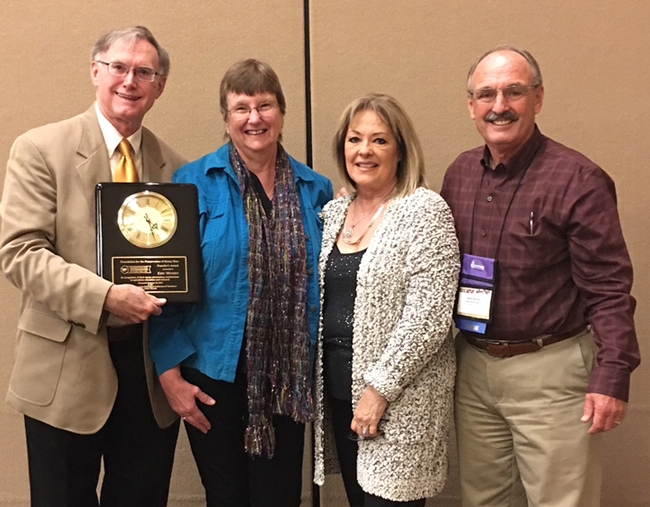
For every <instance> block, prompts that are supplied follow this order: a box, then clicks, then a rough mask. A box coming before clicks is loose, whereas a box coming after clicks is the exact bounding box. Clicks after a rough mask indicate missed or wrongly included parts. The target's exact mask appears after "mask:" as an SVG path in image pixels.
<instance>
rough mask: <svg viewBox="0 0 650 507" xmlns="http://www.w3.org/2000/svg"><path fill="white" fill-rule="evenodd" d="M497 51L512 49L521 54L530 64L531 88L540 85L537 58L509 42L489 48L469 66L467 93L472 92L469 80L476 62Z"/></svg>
mask: <svg viewBox="0 0 650 507" xmlns="http://www.w3.org/2000/svg"><path fill="white" fill-rule="evenodd" d="M499 51H512V52H513V53H517V54H518V55H521V57H522V58H523V59H524V60H526V61H527V62H528V65H530V70H531V72H532V74H533V82H532V83H531V86H532V87H533V88H538V87H539V86H542V83H543V82H542V71H541V70H540V68H539V64H538V63H537V60H535V57H533V55H531V54H530V53H529V52H528V51H526V50H525V49H521V48H518V47H516V46H511V45H510V44H503V45H501V46H497V47H495V48H493V49H490V50H489V51H486V52H485V53H483V54H482V55H481V56H480V57H479V58H478V60H476V61H475V62H474V64H473V65H472V66H471V67H470V69H469V72H468V73H467V93H468V94H470V95H471V93H472V89H471V88H472V87H471V82H472V77H473V76H474V71H476V67H478V64H479V63H481V62H482V61H483V59H484V58H485V57H486V56H488V55H491V54H492V53H497V52H499Z"/></svg>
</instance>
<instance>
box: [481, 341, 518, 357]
mask: <svg viewBox="0 0 650 507" xmlns="http://www.w3.org/2000/svg"><path fill="white" fill-rule="evenodd" d="M486 345H487V346H486V347H485V350H486V352H487V353H488V354H490V355H491V356H494V357H512V352H511V351H510V346H509V344H508V343H505V342H491V341H488V342H487V343H486Z"/></svg>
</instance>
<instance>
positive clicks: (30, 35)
mask: <svg viewBox="0 0 650 507" xmlns="http://www.w3.org/2000/svg"><path fill="white" fill-rule="evenodd" d="M2 22H3V28H2V37H1V39H2V40H1V42H0V94H1V96H2V107H0V159H2V161H1V162H0V167H2V169H1V170H0V181H3V180H4V167H5V161H6V160H7V158H8V156H9V149H10V147H11V144H12V142H13V140H14V139H15V138H16V137H17V136H18V135H20V134H21V133H23V132H25V131H26V130H28V129H30V128H32V127H36V126H39V125H42V124H45V123H48V122H52V121H57V120H61V119H64V118H67V117H70V116H73V115H75V114H77V113H80V112H83V111H85V110H86V109H87V108H88V107H89V106H90V104H91V103H92V101H93V100H94V89H93V88H92V85H91V83H90V78H89V51H90V47H91V46H92V44H93V43H94V42H95V41H96V40H97V38H98V37H99V36H100V35H101V34H103V33H104V32H106V31H107V30H110V29H111V28H117V27H122V26H129V25H135V24H143V25H145V26H147V27H149V28H150V29H151V30H152V31H153V33H154V35H155V36H156V37H157V38H158V39H159V41H160V43H161V44H162V45H163V46H165V47H166V48H167V50H168V51H169V53H170V55H171V62H172V71H171V76H170V78H169V80H168V82H167V87H166V90H165V93H164V94H163V95H162V97H161V98H160V99H159V100H158V101H157V103H156V105H155V106H154V108H153V109H152V111H151V112H150V114H149V115H148V116H147V118H146V119H145V124H146V125H147V126H148V127H150V128H152V130H154V131H155V132H156V133H157V134H158V135H159V136H160V137H162V138H163V139H165V140H166V141H167V142H168V143H169V144H170V145H172V146H174V147H175V148H176V149H177V150H178V151H179V152H181V153H182V154H183V155H185V156H186V157H187V158H189V159H194V158H198V157H199V156H202V155H204V154H205V153H207V152H210V151H213V150H214V149H215V148H216V147H217V146H219V145H220V144H221V143H222V135H223V127H222V124H223V122H222V119H221V116H220V113H219V97H218V87H219V82H220V80H221V77H222V76H223V73H224V72H225V70H226V69H227V68H228V67H229V66H230V65H231V64H232V63H234V62H235V61H237V60H239V59H241V58H248V57H256V58H260V59H263V60H266V61H267V62H269V63H270V64H271V65H272V66H273V68H274V69H275V70H276V72H277V73H278V75H279V77H280V80H281V82H282V84H283V89H284V91H285V95H286V97H287V102H288V107H287V109H288V110H287V117H286V122H285V129H284V139H285V146H286V147H287V150H288V151H289V152H290V153H291V154H292V155H294V156H296V157H297V158H298V159H301V160H304V159H305V139H304V130H305V129H304V123H305V113H304V111H305V109H304V100H305V99H304V57H303V40H304V39H303V14H302V2H300V1H298V0H265V1H260V0H232V1H219V0H216V1H211V2H206V1H199V0H184V1H182V2H180V1H172V0H159V1H155V2H154V1H139V2H130V1H125V0H106V1H98V0H84V1H81V0H61V1H56V2H46V1H43V0H2ZM18 302H19V293H18V291H17V290H15V289H14V288H13V287H10V286H9V284H8V283H7V282H6V281H5V280H4V278H2V280H1V281H0V304H1V305H2V309H3V311H2V312H1V313H0V343H1V349H0V350H1V352H0V400H3V399H4V393H5V392H6V389H7V385H8V380H9V375H10V372H11V367H12V364H13V344H14V335H15V328H16V320H17V315H18ZM0 406H1V409H0V505H1V506H5V505H7V506H8V505H11V506H26V505H28V499H29V490H28V482H27V467H26V452H25V444H24V432H23V428H22V417H20V416H19V415H18V414H16V413H15V412H14V411H13V409H11V408H10V407H9V406H8V405H6V404H5V403H4V402H0ZM202 498H203V496H202V488H201V486H200V483H199V480H198V475H197V473H196V468H195V466H194V462H193V460H192V457H191V454H190V452H189V447H188V444H187V440H186V438H185V435H184V432H183V431H181V438H180V440H179V452H178V453H177V458H176V467H175V470H174V475H173V478H172V490H171V500H170V505H171V506H179V507H180V506H190V505H191V506H194V505H196V506H198V505H205V503H204V501H203V500H202Z"/></svg>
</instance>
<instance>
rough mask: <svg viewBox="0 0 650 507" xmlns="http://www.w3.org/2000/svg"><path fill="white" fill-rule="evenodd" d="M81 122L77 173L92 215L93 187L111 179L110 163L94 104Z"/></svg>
mask: <svg viewBox="0 0 650 507" xmlns="http://www.w3.org/2000/svg"><path fill="white" fill-rule="evenodd" d="M81 122H82V126H81V139H80V141H79V147H78V148H77V155H78V164H77V174H78V175H79V179H80V181H81V191H82V193H83V195H84V197H85V198H86V200H87V202H88V210H89V211H90V213H91V214H92V216H94V215H95V187H96V186H97V183H100V182H110V181H112V176H111V165H110V162H109V160H108V153H107V151H106V143H105V142H104V136H103V135H102V131H101V129H100V128H99V122H98V121H97V114H96V113H95V106H94V104H93V106H91V108H90V109H88V111H86V112H85V113H84V114H83V115H82V116H81Z"/></svg>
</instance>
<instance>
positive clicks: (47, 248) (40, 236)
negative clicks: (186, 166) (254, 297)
mask: <svg viewBox="0 0 650 507" xmlns="http://www.w3.org/2000/svg"><path fill="white" fill-rule="evenodd" d="M90 72H91V79H92V82H93V84H94V86H95V88H96V102H95V104H94V105H93V106H92V107H91V108H90V109H89V110H88V111H86V112H85V113H83V114H81V115H79V116H75V117H74V118H70V119H68V120H64V121H62V122H59V123H54V124H50V125H45V126H43V127H39V128H36V129H34V130H31V131H29V132H27V133H26V134H23V135H22V136H20V137H19V138H18V139H17V140H16V141H15V143H14V145H13V147H12V149H11V154H10V158H9V162H8V164H7V174H6V179H5V186H4V193H3V197H2V205H1V206H2V207H1V212H2V233H1V237H0V263H1V265H2V269H3V271H4V273H5V275H6V277H7V279H8V280H9V281H10V282H11V283H12V284H13V285H15V286H16V287H17V288H19V289H20V290H21V291H22V292H23V298H22V306H21V315H20V320H19V323H18V336H17V342H16V362H15V365H14V369H13V373H12V376H11V381H10V385H9V392H8V394H7V400H8V401H9V403H11V404H12V405H13V406H14V407H15V408H16V409H17V410H18V411H20V412H21V413H23V414H24V416H25V431H26V438H27V451H28V463H29V475H30V491H31V499H32V500H31V501H32V506H33V507H55V506H56V507H62V506H68V507H77V506H78V507H90V506H93V505H94V506H97V505H100V504H101V506H102V507H112V506H114V507H140V506H151V507H164V506H165V505H166V504H167V495H168V490H169V479H170V476H171V468H172V462H173V455H174V447H175V443H176V437H177V434H178V420H177V418H176V416H175V415H174V414H173V412H172V411H171V410H170V408H169V406H168V405H167V401H166V399H165V396H164V394H163V393H162V391H161V390H160V386H159V384H158V383H157V379H155V375H154V374H153V368H152V365H151V361H150V359H149V357H148V353H147V341H146V321H147V319H148V317H149V316H150V315H152V314H154V315H158V314H159V313H160V307H161V306H162V305H163V304H165V300H164V299H158V298H156V297H153V296H152V295H149V294H147V293H146V292H145V291H144V290H142V289H141V288H138V287H136V286H133V285H113V284H111V283H110V282H108V281H106V280H104V279H102V278H100V277H99V276H97V275H96V274H95V270H96V257H95V255H96V254H95V213H94V209H95V206H94V196H95V185H96V184H97V183H99V182H106V181H112V180H113V174H114V173H115V170H116V167H117V166H118V163H120V162H119V159H120V157H121V156H122V155H121V154H120V152H119V150H118V148H117V147H118V144H120V142H121V141H122V139H123V138H125V139H128V141H129V142H130V144H131V146H132V148H133V149H132V151H131V156H132V159H133V161H134V163H135V166H136V169H137V172H138V176H139V179H140V181H170V180H171V175H172V173H173V172H174V171H175V170H176V169H177V168H178V167H179V166H180V165H182V164H183V163H184V160H183V159H182V157H181V156H179V155H178V154H177V153H176V152H174V151H173V150H172V149H171V148H169V147H168V146H167V145H166V144H164V143H163V142H162V141H160V140H159V139H158V138H157V137H156V136H155V135H154V134H153V133H152V132H150V131H149V130H147V129H146V128H144V127H142V120H143V118H144V115H145V114H146V113H147V111H149V109H150V108H151V107H152V106H153V104H154V102H155V100H156V99H157V98H158V97H159V96H160V95H161V94H162V92H163V90H164V87H165V82H166V79H167V75H168V72H169V56H168V55H167V52H166V51H165V50H164V49H163V48H162V47H161V46H160V45H159V44H158V42H157V41H156V39H155V38H154V37H153V35H152V34H151V32H150V31H149V30H147V29H146V28H144V27H133V28H127V29H121V30H115V31H112V32H110V33H108V34H106V35H104V36H103V37H102V38H100V39H99V41H97V43H96V44H95V46H94V47H93V50H92V62H91V69H90ZM102 458H103V463H104V472H105V474H104V479H103V483H102V488H101V502H99V501H98V499H97V494H96V489H97V483H98V480H99V470H100V463H101V460H102Z"/></svg>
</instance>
